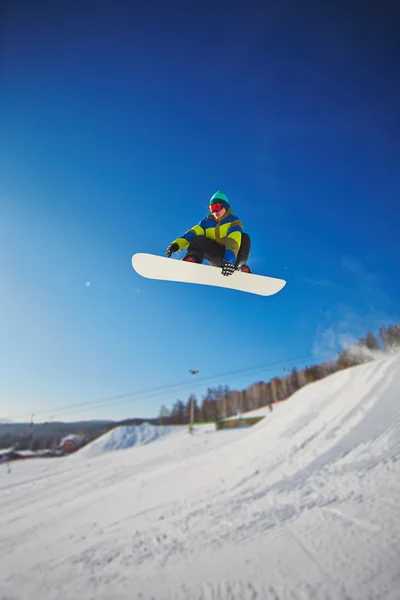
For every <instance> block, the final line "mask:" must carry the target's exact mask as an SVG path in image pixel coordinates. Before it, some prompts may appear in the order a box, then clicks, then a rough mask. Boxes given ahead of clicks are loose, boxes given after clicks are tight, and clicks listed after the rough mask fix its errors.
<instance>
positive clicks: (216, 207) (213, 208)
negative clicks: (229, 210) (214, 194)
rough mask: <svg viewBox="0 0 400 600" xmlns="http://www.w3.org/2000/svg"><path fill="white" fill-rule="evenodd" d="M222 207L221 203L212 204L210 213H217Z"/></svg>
mask: <svg viewBox="0 0 400 600" xmlns="http://www.w3.org/2000/svg"><path fill="white" fill-rule="evenodd" d="M223 208H225V207H224V205H223V204H222V203H221V202H214V203H213V204H210V212H212V213H213V212H219V211H220V210H222V209H223Z"/></svg>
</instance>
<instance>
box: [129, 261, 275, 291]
mask: <svg viewBox="0 0 400 600" xmlns="http://www.w3.org/2000/svg"><path fill="white" fill-rule="evenodd" d="M132 266H133V268H134V269H135V271H136V272H137V273H139V275H142V277H147V278H148V279H162V280H164V281H180V282H183V283H197V284H200V285H214V286H217V287H223V288H230V289H233V290H239V291H241V292H248V293H250V294H258V295H259V296H272V295H273V294H276V293H277V292H279V291H280V290H281V289H282V288H283V287H284V286H285V285H286V281H285V280H284V279H277V278H275V277H267V276H265V275H255V274H254V273H242V272H241V271H235V272H234V273H233V274H232V275H228V276H224V275H222V274H221V269H220V268H219V267H212V266H210V265H207V264H201V265H200V264H196V263H189V262H184V261H182V260H178V259H174V258H167V257H166V256H156V255H154V254H146V253H143V252H139V253H138V254H134V255H133V256H132Z"/></svg>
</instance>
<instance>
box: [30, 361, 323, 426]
mask: <svg viewBox="0 0 400 600" xmlns="http://www.w3.org/2000/svg"><path fill="white" fill-rule="evenodd" d="M311 357H312V354H308V355H306V356H295V357H290V358H286V359H282V360H278V361H274V362H270V363H264V364H261V365H257V366H253V367H244V368H243V369H235V370H233V371H225V372H221V373H216V374H215V375H208V376H205V377H199V378H198V379H197V380H196V381H197V386H198V385H199V384H201V383H207V382H211V381H215V379H217V378H219V379H221V378H222V377H230V378H231V379H236V378H237V377H238V376H242V375H245V374H250V373H256V372H259V371H262V370H266V369H271V368H273V367H277V366H281V365H286V364H287V363H293V362H295V361H305V360H308V359H309V358H311ZM188 385H189V381H188V380H183V381H180V382H177V383H171V384H166V385H165V384H163V385H159V386H156V387H154V388H146V389H143V390H139V391H132V392H124V393H122V394H115V395H113V396H106V397H105V398H99V399H96V400H88V401H85V402H80V403H78V404H69V405H64V406H59V407H54V408H53V409H52V410H51V409H46V410H38V411H36V412H35V416H38V415H45V414H46V415H48V414H49V413H51V414H52V416H53V417H54V415H57V414H60V413H62V412H67V411H68V412H80V411H82V410H85V409H87V408H88V407H91V406H98V407H100V406H104V405H105V404H108V403H110V402H114V404H115V405H116V406H119V405H121V404H124V403H125V402H131V403H132V404H133V403H135V402H139V401H140V400H142V399H143V398H146V397H148V396H155V397H157V396H162V395H165V394H166V393H173V392H178V391H179V390H183V389H185V388H187V387H188ZM23 416H24V417H25V416H26V415H23Z"/></svg>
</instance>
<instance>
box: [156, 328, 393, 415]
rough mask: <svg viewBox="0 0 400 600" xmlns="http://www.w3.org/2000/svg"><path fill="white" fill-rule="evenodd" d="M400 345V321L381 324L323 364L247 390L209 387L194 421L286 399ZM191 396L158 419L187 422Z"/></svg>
mask: <svg viewBox="0 0 400 600" xmlns="http://www.w3.org/2000/svg"><path fill="white" fill-rule="evenodd" d="M398 348H400V324H397V325H389V326H387V327H381V328H380V330H379V340H378V339H377V337H376V336H375V335H374V334H373V333H372V332H371V331H368V332H367V334H366V335H365V337H363V338H360V339H359V340H358V341H357V342H356V343H355V344H354V345H352V346H351V347H348V348H344V349H343V350H342V351H341V352H339V354H338V357H337V358H336V359H333V360H330V361H326V362H323V363H320V364H315V365H311V366H306V367H305V368H304V369H301V370H297V369H296V368H293V369H292V370H291V372H290V373H288V374H287V375H284V376H280V377H273V378H272V379H270V380H269V381H268V382H263V381H260V382H258V383H255V384H253V385H251V386H250V387H248V388H247V389H245V390H241V391H238V390H231V389H230V388H229V386H227V385H225V386H221V385H220V386H218V387H214V388H208V389H207V392H206V393H205V394H204V395H203V398H202V400H201V402H200V403H199V402H198V400H197V398H196V397H194V398H193V399H194V421H195V422H196V423H200V422H208V421H216V420H218V419H223V418H227V417H231V416H234V415H237V414H240V413H244V412H247V411H250V410H254V409H257V408H260V407H264V406H268V405H269V406H270V408H271V407H272V405H273V404H274V403H275V402H280V401H282V400H286V399H287V398H289V396H291V395H292V394H293V393H294V392H296V391H297V390H298V389H300V388H301V387H303V386H304V385H307V384H308V383H312V382H313V381H317V380H318V379H322V378H324V377H327V376H328V375H331V374H332V373H335V372H337V371H340V370H342V369H347V368H349V367H353V366H356V365H359V364H362V363H365V362H368V361H371V360H374V359H375V358H376V354H375V353H379V352H382V353H383V352H385V353H389V352H393V351H395V350H397V349H398ZM191 401H192V396H189V398H188V399H187V400H186V401H183V400H180V399H178V400H176V402H175V403H174V404H173V406H172V407H171V408H167V406H165V405H162V407H161V409H160V413H159V423H160V424H164V425H165V424H169V425H184V424H187V423H189V420H190V406H191Z"/></svg>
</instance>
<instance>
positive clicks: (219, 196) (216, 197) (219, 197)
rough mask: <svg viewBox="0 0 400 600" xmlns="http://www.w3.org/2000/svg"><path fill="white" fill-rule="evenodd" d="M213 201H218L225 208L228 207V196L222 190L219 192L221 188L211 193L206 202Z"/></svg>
mask: <svg viewBox="0 0 400 600" xmlns="http://www.w3.org/2000/svg"><path fill="white" fill-rule="evenodd" d="M214 202H220V203H221V204H223V205H224V207H225V208H226V209H228V208H229V206H230V205H229V200H228V196H227V195H226V194H224V192H221V190H218V192H215V194H213V195H212V196H211V198H210V202H209V203H208V204H209V205H210V204H213V203H214Z"/></svg>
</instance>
